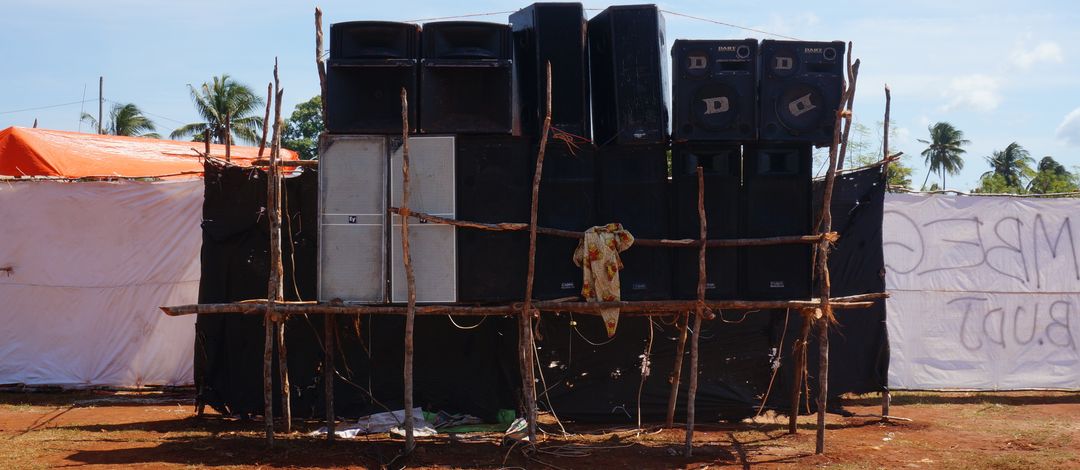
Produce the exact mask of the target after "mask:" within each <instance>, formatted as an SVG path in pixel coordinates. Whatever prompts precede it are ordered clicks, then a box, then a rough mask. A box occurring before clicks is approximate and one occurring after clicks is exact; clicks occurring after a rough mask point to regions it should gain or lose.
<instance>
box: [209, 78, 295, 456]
mask: <svg viewBox="0 0 1080 470" xmlns="http://www.w3.org/2000/svg"><path fill="white" fill-rule="evenodd" d="M274 83H275V84H277V83H279V81H278V66H277V59H276V58H275V59H274ZM277 88H278V91H277V104H276V106H275V107H274V109H275V113H274V139H273V146H272V147H271V149H270V167H269V170H268V173H269V174H268V178H267V180H268V181H267V185H266V188H267V204H266V205H267V212H269V218H270V274H269V276H268V280H267V284H268V285H267V296H266V315H265V316H264V317H263V321H264V323H265V330H266V331H265V336H264V338H263V340H264V344H263V402H264V403H263V412H264V414H265V418H266V441H267V443H268V444H270V445H273V443H274V395H273V388H274V386H273V371H272V369H273V350H274V343H275V342H276V341H280V340H281V338H282V336H283V330H282V328H283V326H282V325H279V324H278V323H279V318H278V315H277V313H276V312H275V310H276V304H277V300H278V299H279V298H280V296H281V294H282V291H283V290H284V288H283V286H284V285H283V283H282V278H281V277H282V264H281V193H280V189H281V188H280V185H281V174H280V171H279V167H278V157H279V153H280V149H281V97H282V93H283V91H282V90H281V88H280V85H279V86H278V87H277ZM225 120H226V123H228V121H229V116H228V114H226V118H225ZM229 133H231V130H230V129H229V128H228V125H226V147H225V151H226V155H228V149H229V147H228V141H229V139H228V135H229ZM282 323H283V322H282ZM283 347H284V343H282V344H280V345H279V349H278V350H279V351H282V348H283ZM282 358H283V356H282ZM282 358H279V362H281V364H279V365H278V368H279V371H280V372H281V373H282V377H283V378H285V380H284V381H283V383H282V387H283V390H285V393H283V395H282V403H281V406H282V416H283V417H284V418H286V421H285V423H286V424H285V426H286V429H289V428H290V427H291V425H290V424H289V419H288V418H290V417H291V416H290V412H289V399H288V393H287V388H288V380H287V376H288V369H287V366H286V364H285V362H284V360H282Z"/></svg>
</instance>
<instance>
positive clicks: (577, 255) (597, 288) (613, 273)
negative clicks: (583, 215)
mask: <svg viewBox="0 0 1080 470" xmlns="http://www.w3.org/2000/svg"><path fill="white" fill-rule="evenodd" d="M633 244H634V236H633V235H631V234H630V232H628V231H627V230H625V229H623V226H622V224H607V225H603V226H597V227H592V228H590V229H588V230H586V231H585V238H584V239H583V240H581V242H579V243H578V246H577V249H576V250H574V264H576V265H578V266H579V267H581V268H582V282H581V296H582V297H584V298H585V300H587V301H589V300H592V301H599V302H614V301H618V300H620V299H621V297H622V296H621V294H620V291H621V287H620V284H619V270H621V269H622V267H623V264H622V260H620V259H619V252H620V251H626V249H627V248H630V246H631V245H633ZM600 315H601V317H603V319H604V326H605V327H606V328H607V334H608V337H609V338H610V337H612V336H614V335H615V328H616V327H617V326H618V325H619V309H617V308H605V309H601V311H600Z"/></svg>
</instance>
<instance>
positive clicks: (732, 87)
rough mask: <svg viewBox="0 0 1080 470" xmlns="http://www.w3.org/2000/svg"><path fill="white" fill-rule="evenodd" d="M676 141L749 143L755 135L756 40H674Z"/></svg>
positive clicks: (674, 129)
mask: <svg viewBox="0 0 1080 470" xmlns="http://www.w3.org/2000/svg"><path fill="white" fill-rule="evenodd" d="M671 56H672V60H673V62H674V64H675V74H674V81H675V83H674V89H673V91H672V95H673V98H672V99H673V101H674V115H675V122H674V126H673V129H672V133H673V134H674V139H675V141H676V142H679V141H687V140H696V141H701V140H708V141H725V142H749V141H753V140H754V139H756V138H757V74H758V43H757V40H756V39H743V40H738V41H688V40H684V39H680V40H677V41H675V45H674V46H673V47H672V48H671Z"/></svg>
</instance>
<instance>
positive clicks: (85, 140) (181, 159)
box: [0, 127, 299, 178]
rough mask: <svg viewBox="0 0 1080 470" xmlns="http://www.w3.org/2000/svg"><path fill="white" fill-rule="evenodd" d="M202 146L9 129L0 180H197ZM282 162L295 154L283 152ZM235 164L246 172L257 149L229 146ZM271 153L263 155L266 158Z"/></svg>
mask: <svg viewBox="0 0 1080 470" xmlns="http://www.w3.org/2000/svg"><path fill="white" fill-rule="evenodd" d="M204 146H205V144H203V143H202V142H182V141H176V140H159V139H148V138H144V137H124V136H115V135H100V134H84V133H81V132H70V131H56V130H51V129H31V128H27V127H9V128H7V129H4V130H2V131H0V175H3V176H47V177H60V178H87V177H123V178H152V177H182V176H188V177H196V176H200V175H201V173H202V171H203V158H202V155H201V153H202V152H203V150H204V148H205V147H204ZM281 150H282V151H281V158H282V159H283V160H297V159H298V158H299V156H298V155H297V154H296V152H293V151H292V150H287V149H281ZM229 153H230V157H231V161H232V163H233V164H236V165H242V166H250V165H251V164H252V162H253V161H254V160H255V159H256V158H258V153H259V149H258V147H245V146H240V145H233V146H232V148H231V149H230V152H229ZM269 155H270V149H269V148H267V149H266V150H265V151H264V152H263V156H264V158H269ZM210 156H211V157H214V158H220V159H222V160H224V159H225V146H224V145H218V144H211V145H210Z"/></svg>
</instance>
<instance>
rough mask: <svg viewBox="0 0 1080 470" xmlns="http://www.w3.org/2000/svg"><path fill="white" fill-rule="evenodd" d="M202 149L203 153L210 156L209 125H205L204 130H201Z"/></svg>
mask: <svg viewBox="0 0 1080 470" xmlns="http://www.w3.org/2000/svg"><path fill="white" fill-rule="evenodd" d="M203 150H204V151H205V152H204V153H206V156H207V157H209V156H210V128H209V127H207V128H206V130H205V131H203Z"/></svg>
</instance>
